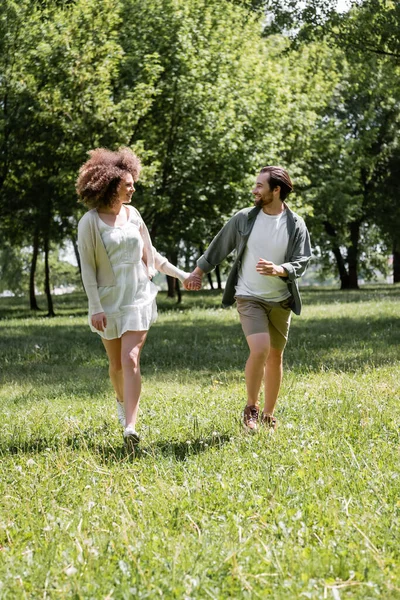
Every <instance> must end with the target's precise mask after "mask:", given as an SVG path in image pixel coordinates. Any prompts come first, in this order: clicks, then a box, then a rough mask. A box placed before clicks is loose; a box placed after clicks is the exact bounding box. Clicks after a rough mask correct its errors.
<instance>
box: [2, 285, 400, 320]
mask: <svg viewBox="0 0 400 600" xmlns="http://www.w3.org/2000/svg"><path fill="white" fill-rule="evenodd" d="M301 294H302V298H303V301H304V305H308V306H309V305H318V304H327V303H328V304H337V303H338V304H349V303H359V302H371V301H377V300H379V301H382V302H390V301H395V300H398V299H399V296H400V284H395V285H393V284H392V285H388V284H368V285H363V286H361V288H360V289H359V290H340V289H338V288H334V287H318V286H315V287H314V286H310V287H308V286H307V287H302V288H301ZM53 300H54V309H55V312H56V318H57V317H68V316H74V317H83V316H86V315H87V299H86V296H85V294H84V293H83V292H74V293H72V294H64V295H62V296H54V298H53ZM221 300H222V290H207V289H203V290H202V291H201V292H186V291H183V292H182V302H181V303H180V304H178V303H177V300H176V298H168V297H167V294H166V292H165V291H160V292H159V293H158V296H157V305H158V309H159V311H160V312H161V313H162V312H165V311H172V312H183V313H184V312H187V311H188V310H191V309H193V308H198V309H201V308H205V309H207V308H220V307H221ZM38 303H39V305H40V307H41V310H39V311H31V310H30V309H29V299H28V298H27V297H25V296H23V297H12V298H0V321H1V320H3V319H32V318H33V319H35V318H38V319H42V318H43V317H45V316H46V313H47V309H46V307H45V304H46V303H45V299H44V297H42V296H39V297H38Z"/></svg>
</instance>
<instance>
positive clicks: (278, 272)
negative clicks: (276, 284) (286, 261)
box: [256, 258, 287, 277]
mask: <svg viewBox="0 0 400 600" xmlns="http://www.w3.org/2000/svg"><path fill="white" fill-rule="evenodd" d="M256 271H257V273H259V274H260V275H269V276H270V277H271V276H272V277H287V272H286V271H285V269H284V268H283V267H280V266H279V265H276V264H274V263H273V262H271V261H269V260H265V259H264V258H260V259H259V261H258V263H257V264H256Z"/></svg>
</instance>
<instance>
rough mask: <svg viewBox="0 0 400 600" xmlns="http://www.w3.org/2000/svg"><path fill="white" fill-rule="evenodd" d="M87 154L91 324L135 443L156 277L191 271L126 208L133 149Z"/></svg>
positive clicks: (82, 231)
mask: <svg viewBox="0 0 400 600" xmlns="http://www.w3.org/2000/svg"><path fill="white" fill-rule="evenodd" d="M89 155H90V158H89V160H88V161H87V162H85V164H83V165H82V167H81V168H80V170H79V176H78V180H77V184H76V189H77V192H78V195H79V197H80V200H81V201H82V202H83V203H84V204H85V205H86V206H87V207H88V208H89V209H90V210H89V211H88V212H87V213H86V214H85V215H84V216H83V217H82V219H81V220H80V221H79V225H78V247H79V254H80V258H81V268H82V279H83V284H84V286H85V290H86V294H87V297H88V300H89V323H90V327H91V330H92V331H94V332H97V333H98V334H99V335H100V336H101V338H102V342H103V344H104V347H105V349H106V352H107V356H108V360H109V374H110V379H111V382H112V385H113V387H114V390H115V394H116V400H117V411H118V418H119V420H120V422H121V424H122V425H123V426H124V427H125V430H124V437H125V438H126V439H127V440H129V441H130V442H131V443H133V444H137V443H138V442H139V436H138V434H137V433H136V419H137V413H138V408H139V398H140V390H141V376H140V353H141V350H142V348H143V345H144V342H145V340H146V336H147V332H148V330H149V328H150V325H151V324H152V323H153V322H154V321H155V319H156V317H157V307H156V295H157V287H156V286H155V285H154V284H153V283H152V281H151V278H152V277H153V275H154V274H155V272H156V270H158V271H161V272H162V273H165V274H167V275H171V276H173V277H176V278H178V279H180V280H181V281H182V282H183V281H184V280H185V279H186V278H187V277H188V275H189V274H188V273H185V272H184V271H181V270H180V269H178V268H177V267H175V266H174V265H172V264H171V263H170V262H168V260H167V259H166V258H164V257H163V256H161V255H160V254H159V253H158V252H157V251H156V250H155V248H154V247H153V246H152V243H151V239H150V235H149V232H148V230H147V227H146V225H145V223H144V221H143V219H142V218H141V216H140V214H139V212H138V211H137V210H136V209H135V208H133V206H128V205H129V203H130V201H131V197H132V194H133V193H134V191H135V187H134V182H135V181H137V180H138V179H139V174H140V168H141V165H140V160H139V158H138V157H137V156H136V155H135V154H133V152H131V150H129V149H128V148H121V149H120V150H118V151H116V152H112V151H110V150H106V149H104V148H98V149H96V150H92V151H91V152H89Z"/></svg>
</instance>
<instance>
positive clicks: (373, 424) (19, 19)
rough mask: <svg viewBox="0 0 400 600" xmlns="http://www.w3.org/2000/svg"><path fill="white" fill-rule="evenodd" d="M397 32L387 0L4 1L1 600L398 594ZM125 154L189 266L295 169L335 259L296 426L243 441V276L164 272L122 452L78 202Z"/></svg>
mask: <svg viewBox="0 0 400 600" xmlns="http://www.w3.org/2000/svg"><path fill="white" fill-rule="evenodd" d="M399 30H400V4H399V3H398V2H394V1H390V0H365V1H362V0H359V1H354V2H351V1H349V2H347V3H345V2H340V3H337V2H336V1H333V0H312V1H310V2H297V1H295V0H286V1H279V0H277V1H275V2H269V1H268V0H254V1H248V2H247V1H240V0H237V1H234V0H218V1H217V0H207V1H206V0H185V1H183V0H147V1H144V0H96V1H94V0H59V1H56V0H43V1H39V0H37V1H32V0H29V1H28V0H18V1H12V0H3V2H2V4H1V6H0V209H1V218H0V293H2V295H3V296H6V297H2V298H0V332H1V333H0V368H1V372H0V383H1V388H0V402H1V406H2V423H1V426H0V432H1V436H0V462H1V475H0V484H1V489H0V493H1V498H2V501H1V503H0V511H1V512H0V597H1V598H12V599H14V598H71V597H73V598H85V599H86V598H132V597H138V598H155V597H166V598H187V599H189V598H218V599H219V598H221V599H226V598H232V599H233V598H265V597H271V598H277V599H281V598H282V599H283V598H285V599H286V598H287V599H292V598H300V597H305V598H333V599H334V600H338V599H340V598H368V599H369V598H385V599H386V598H389V599H392V598H400V578H399V548H398V539H400V531H399V529H400V528H399V517H400V515H399V511H400V504H399V497H400V493H399V492H400V488H399V469H398V464H399V453H398V448H399V424H400V409H399V385H398V379H399V358H400V357H399V344H400V327H399V316H398V315H399V285H398V283H399V281H400V208H399V203H398V198H397V197H398V187H399V183H400V181H399V180H400V145H399V130H398V125H399V114H400V78H399V71H400V37H399ZM121 145H127V146H130V147H131V148H132V149H133V150H135V151H136V152H137V153H138V154H139V155H140V156H141V158H142V161H143V164H144V169H143V177H142V178H141V181H140V182H139V183H138V185H137V191H136V193H135V195H134V204H135V206H137V208H138V209H139V210H140V212H141V214H142V216H143V217H144V219H145V221H146V223H147V225H148V227H149V229H150V232H151V235H152V237H153V241H154V244H155V246H156V247H157V249H158V250H159V251H161V252H162V253H164V254H165V255H166V256H168V258H169V259H170V260H172V261H173V262H175V263H179V265H180V266H181V267H183V268H186V269H191V268H192V267H193V266H194V264H195V260H196V258H197V257H198V256H199V254H200V253H201V252H202V251H203V250H204V248H205V247H206V246H207V244H208V243H209V241H210V240H211V239H212V237H213V235H214V234H215V233H216V232H217V231H218V230H219V229H220V227H221V226H222V225H223V224H224V223H225V222H226V220H227V219H228V218H229V217H230V216H231V215H232V214H234V212H235V211H236V210H238V209H239V208H242V207H244V206H250V205H251V202H252V199H251V194H250V190H251V187H252V185H253V182H254V178H255V175H256V173H257V171H258V169H259V168H260V167H261V166H265V165H267V164H281V165H283V166H284V167H285V168H287V169H288V171H289V173H290V175H291V177H292V179H293V181H294V184H295V193H294V194H292V195H291V196H290V197H289V205H290V206H291V207H292V208H293V209H294V210H296V211H297V212H298V213H300V214H301V215H302V216H303V217H304V218H305V220H306V223H307V226H308V228H309V230H310V233H311V237H312V243H313V249H314V258H313V262H312V265H311V267H310V269H309V272H308V274H307V276H306V277H305V278H304V281H303V284H302V287H303V298H304V310H303V314H302V316H301V317H300V318H294V319H293V324H292V332H291V339H290V342H289V345H288V348H287V350H286V353H285V363H286V373H285V378H284V383H283V386H282V392H281V397H280V401H279V404H278V418H279V420H280V422H281V426H280V427H279V429H278V431H277V432H276V433H274V434H270V433H269V432H267V431H262V432H260V434H259V435H257V436H250V437H249V436H246V435H244V434H243V432H242V431H241V429H240V424H239V421H240V411H241V409H242V407H243V403H244V376H243V367H244V363H245V360H246V354H247V352H246V345H245V340H244V339H243V336H242V333H241V330H240V325H239V323H238V318H237V315H236V312H235V310H234V309H233V310H231V309H228V310H222V309H221V308H220V300H221V292H220V290H219V289H217V288H220V287H222V286H223V280H224V277H225V275H226V269H227V268H228V267H229V261H227V263H226V265H222V266H221V270H220V271H219V272H217V273H216V277H214V275H213V278H214V279H213V286H214V288H215V289H213V290H212V289H211V290H205V291H203V292H201V293H198V294H189V293H186V292H182V291H181V290H180V289H179V288H177V287H175V286H174V285H173V284H172V282H171V281H169V282H168V283H167V282H165V284H164V281H163V278H162V277H160V278H159V280H158V282H159V283H160V287H163V286H164V285H165V287H167V288H168V289H167V292H160V294H159V302H158V304H159V313H160V315H159V319H158V322H157V323H156V324H155V325H154V327H153V328H152V330H151V331H150V333H149V339H148V341H147V343H146V347H145V349H144V352H143V359H142V360H143V368H142V370H143V376H144V390H143V396H142V409H141V417H140V427H141V433H142V434H143V439H144V442H143V445H142V446H141V448H140V450H139V451H138V452H137V453H136V454H135V455H129V454H127V452H126V450H125V448H124V446H123V443H122V436H121V432H120V430H119V427H118V423H117V420H116V416H115V414H114V409H115V407H114V405H113V397H112V392H111V389H110V385H109V382H108V381H107V364H106V358H105V356H104V352H103V350H102V347H101V343H100V342H99V340H98V338H97V337H96V336H93V335H91V334H90V331H89V330H88V326H87V316H86V299H85V296H84V294H83V292H82V287H81V282H80V275H79V266H78V263H79V260H78V259H79V257H78V255H77V253H76V228H77V222H78V220H79V218H80V216H81V215H82V214H83V212H84V208H83V207H82V206H80V205H79V204H78V202H77V198H76V193H75V187H74V186H75V180H76V176H77V171H78V168H79V166H80V164H81V163H82V162H83V161H84V160H85V159H86V157H87V151H88V150H89V149H90V148H93V147H97V146H105V147H108V148H111V149H114V148H117V147H119V146H121ZM71 256H72V257H73V258H72V259H71ZM71 262H72V263H74V262H75V265H74V264H71ZM205 283H206V279H205ZM205 287H207V285H206V286H205ZM68 289H74V292H73V293H69V294H66V293H65V294H63V295H55V293H54V292H58V291H60V290H61V291H62V290H64V291H65V290H68ZM7 296H8V297H7ZM48 317H52V318H48Z"/></svg>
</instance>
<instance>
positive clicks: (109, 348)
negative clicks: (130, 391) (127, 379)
mask: <svg viewBox="0 0 400 600" xmlns="http://www.w3.org/2000/svg"><path fill="white" fill-rule="evenodd" d="M101 339H102V342H103V344H104V348H105V349H106V352H107V356H108V363H109V368H108V372H109V375H110V379H111V383H112V386H113V388H114V391H115V395H116V397H117V400H119V402H123V399H124V377H123V372H122V363H121V338H116V339H114V340H105V339H104V338H101Z"/></svg>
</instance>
